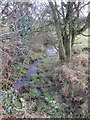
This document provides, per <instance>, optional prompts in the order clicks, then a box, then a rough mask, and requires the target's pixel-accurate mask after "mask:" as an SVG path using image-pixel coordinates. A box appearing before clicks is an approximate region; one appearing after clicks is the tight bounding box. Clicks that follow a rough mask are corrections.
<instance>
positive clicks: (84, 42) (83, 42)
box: [74, 30, 88, 49]
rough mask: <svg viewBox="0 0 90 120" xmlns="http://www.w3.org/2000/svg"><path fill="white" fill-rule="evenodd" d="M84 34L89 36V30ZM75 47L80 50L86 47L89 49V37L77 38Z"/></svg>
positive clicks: (80, 36) (81, 36)
mask: <svg viewBox="0 0 90 120" xmlns="http://www.w3.org/2000/svg"><path fill="white" fill-rule="evenodd" d="M83 34H85V35H88V30H86V31H85V32H84V33H83ZM74 46H75V47H76V48H78V49H83V48H84V47H88V37H85V36H83V35H79V36H77V37H76V40H75V44H74Z"/></svg>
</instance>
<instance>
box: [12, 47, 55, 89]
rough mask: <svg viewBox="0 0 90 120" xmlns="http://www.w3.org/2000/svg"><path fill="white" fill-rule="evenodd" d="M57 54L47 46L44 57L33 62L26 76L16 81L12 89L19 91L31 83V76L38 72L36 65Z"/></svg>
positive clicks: (52, 48)
mask: <svg viewBox="0 0 90 120" xmlns="http://www.w3.org/2000/svg"><path fill="white" fill-rule="evenodd" d="M56 52H57V50H56V49H55V48H54V47H52V46H49V47H47V48H46V53H47V54H46V56H45V57H44V58H40V59H38V60H36V61H34V62H33V63H32V64H31V65H30V66H29V68H28V70H27V72H26V74H25V75H24V76H23V77H22V79H21V80H16V82H15V84H14V89H15V90H19V89H20V88H21V87H23V86H25V85H28V84H29V83H30V81H31V76H32V75H33V74H36V73H37V72H38V64H40V63H42V62H44V60H46V59H47V58H49V57H52V56H53V55H55V53H56Z"/></svg>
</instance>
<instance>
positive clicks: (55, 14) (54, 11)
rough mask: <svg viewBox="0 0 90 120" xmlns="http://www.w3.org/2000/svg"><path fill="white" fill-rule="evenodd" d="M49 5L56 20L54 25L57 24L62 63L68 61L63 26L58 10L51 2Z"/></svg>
mask: <svg viewBox="0 0 90 120" xmlns="http://www.w3.org/2000/svg"><path fill="white" fill-rule="evenodd" d="M49 5H50V7H51V10H52V15H53V19H54V23H55V29H56V34H57V38H58V40H59V46H58V48H59V59H60V60H61V61H64V62H65V61H66V54H65V49H64V45H63V39H62V38H61V25H60V21H59V19H58V13H57V10H56V8H55V5H54V4H53V2H49Z"/></svg>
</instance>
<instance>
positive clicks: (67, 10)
mask: <svg viewBox="0 0 90 120" xmlns="http://www.w3.org/2000/svg"><path fill="white" fill-rule="evenodd" d="M89 4H90V2H88V3H87V4H84V5H82V3H81V2H79V1H78V2H77V1H76V2H67V3H64V2H63V1H62V2H61V7H60V8H59V6H58V4H57V2H53V1H52V0H49V6H50V8H51V10H52V15H53V19H54V23H55V24H54V25H55V28H56V33H57V38H58V40H59V45H58V47H59V56H60V57H59V58H60V59H61V60H62V61H70V60H71V56H72V47H73V44H74V41H75V37H76V36H77V35H79V34H81V33H82V32H84V31H85V30H86V29H87V28H88V23H89V18H90V12H89V13H88V16H87V17H86V19H85V20H84V21H85V22H81V10H82V8H84V7H85V6H86V5H89ZM81 23H82V24H81Z"/></svg>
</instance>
